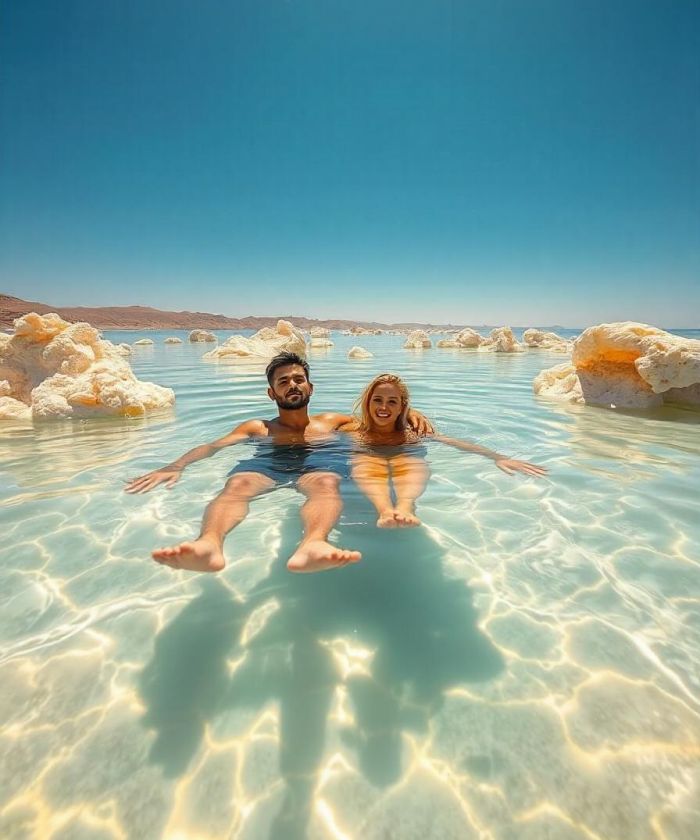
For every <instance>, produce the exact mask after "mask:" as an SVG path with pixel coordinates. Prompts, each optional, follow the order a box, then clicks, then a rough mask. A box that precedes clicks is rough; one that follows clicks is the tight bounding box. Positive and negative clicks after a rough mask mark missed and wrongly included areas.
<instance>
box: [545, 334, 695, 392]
mask: <svg viewBox="0 0 700 840" xmlns="http://www.w3.org/2000/svg"><path fill="white" fill-rule="evenodd" d="M571 361H572V364H562V365H556V366H555V367H553V368H549V369H548V370H543V371H542V372H541V373H540V374H538V375H537V376H536V377H535V379H534V382H533V389H534V391H535V393H536V394H540V395H542V396H548V397H553V398H555V399H561V400H566V401H567V402H572V403H581V404H586V403H590V404H592V405H603V406H609V407H618V408H654V407H656V406H659V405H662V404H663V403H666V402H672V403H679V404H685V405H691V406H700V341H698V340H697V339H692V338H682V337H681V336H677V335H672V334H671V333H668V332H665V331H664V330H660V329H657V328H656V327H651V326H649V325H647V324H639V323H636V322H634V321H623V322H618V323H614V324H599V325H598V326H595V327H589V328H588V329H587V330H584V332H583V333H581V335H580V336H579V337H578V338H577V339H576V341H574V348H573V353H572V356H571Z"/></svg>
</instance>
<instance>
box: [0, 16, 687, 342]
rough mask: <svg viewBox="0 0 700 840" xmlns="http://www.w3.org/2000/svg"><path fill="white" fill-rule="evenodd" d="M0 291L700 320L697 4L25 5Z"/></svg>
mask: <svg viewBox="0 0 700 840" xmlns="http://www.w3.org/2000/svg"><path fill="white" fill-rule="evenodd" d="M0 126H1V136H0V167H1V170H0V291H3V292H6V293H9V294H14V295H17V296H20V297H24V298H28V299H33V300H40V301H46V302H49V303H54V304H57V305H58V304H64V305H68V304H86V305H107V304H132V303H142V304H147V305H152V306H157V307H160V308H164V309H197V310H203V311H212V312H223V313H226V314H229V315H234V316H241V315H247V314H258V315H273V314H279V313H293V314H299V315H301V314H306V315H311V316H317V317H332V316H335V317H347V318H362V319H377V320H381V321H398V320H406V319H411V320H421V321H434V322H436V321H439V322H447V321H451V322H453V323H511V324H521V325H523V324H555V323H556V324H563V325H565V326H585V325H587V324H590V323H597V322H600V321H604V320H620V319H627V318H630V319H635V320H642V321H647V322H651V323H654V324H657V325H660V326H678V327H683V326H686V327H696V326H700V3H698V2H697V0H670V1H669V0H585V2H584V1H583V0H463V2H458V0H455V2H451V3H450V2H444V1H443V0H395V1H394V0H391V2H390V1H389V0H372V2H370V1H369V0H235V2H234V0H187V2H185V0H64V2H60V3H59V2H55V0H14V2H8V3H4V4H3V10H2V17H1V18H0Z"/></svg>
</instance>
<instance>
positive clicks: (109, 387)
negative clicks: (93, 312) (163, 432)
mask: <svg viewBox="0 0 700 840" xmlns="http://www.w3.org/2000/svg"><path fill="white" fill-rule="evenodd" d="M14 325H15V329H14V332H13V333H12V334H10V335H7V334H0V419H22V420H29V419H32V418H67V417H86V416H88V417H91V416H97V415H116V416H126V417H138V416H140V415H143V414H145V413H146V412H148V411H154V410H157V409H162V408H169V407H170V406H172V405H173V403H174V402H175V393H174V392H173V391H172V389H170V388H163V387H161V386H160V385H154V384H153V383H151V382H141V381H140V380H138V379H137V378H136V376H135V375H134V372H133V371H132V370H131V366H130V365H129V363H128V361H126V359H125V358H124V357H125V356H126V355H128V353H130V352H131V349H130V348H129V347H128V345H124V346H116V345H114V344H112V342H111V341H105V340H104V339H102V338H100V333H99V332H98V330H96V329H95V328H94V327H91V326H90V324H87V323H82V322H81V323H77V324H69V323H68V322H67V321H64V320H63V319H62V318H61V317H60V316H59V315H57V314H56V313H53V312H52V313H49V314H47V315H37V314H36V313H35V312H30V313H28V314H27V315H24V316H23V317H22V318H18V319H17V320H16V321H15V322H14ZM125 347H126V349H125Z"/></svg>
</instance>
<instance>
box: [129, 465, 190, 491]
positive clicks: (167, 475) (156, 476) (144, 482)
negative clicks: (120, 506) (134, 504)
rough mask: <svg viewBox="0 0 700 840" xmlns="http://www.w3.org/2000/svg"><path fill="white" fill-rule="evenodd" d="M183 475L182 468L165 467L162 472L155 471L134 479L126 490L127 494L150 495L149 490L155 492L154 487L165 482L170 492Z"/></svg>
mask: <svg viewBox="0 0 700 840" xmlns="http://www.w3.org/2000/svg"><path fill="white" fill-rule="evenodd" d="M181 475H182V467H163V468H162V469H160V470H153V472H149V473H146V475H141V476H139V477H138V478H132V479H131V481H130V482H129V483H128V484H127V485H126V487H125V488H124V490H126V492H127V493H148V491H149V490H153V488H154V487H157V486H158V485H159V484H163V482H165V486H166V487H167V488H168V490H170V488H171V487H172V486H173V485H174V484H175V482H176V481H177V480H178V478H180V476H181Z"/></svg>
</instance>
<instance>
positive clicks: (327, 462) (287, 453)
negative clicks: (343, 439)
mask: <svg viewBox="0 0 700 840" xmlns="http://www.w3.org/2000/svg"><path fill="white" fill-rule="evenodd" d="M242 472H255V473H261V474H262V475H266V476H267V477H268V478H271V479H272V480H273V481H274V482H275V483H276V484H277V486H278V487H284V486H285V485H290V484H295V483H296V482H297V481H298V480H299V479H300V478H301V477H302V476H303V475H307V474H308V473H313V472H331V473H335V474H336V475H337V476H339V477H340V478H341V479H344V478H349V476H350V458H349V450H348V448H347V447H341V446H339V445H338V444H337V443H335V442H334V443H331V444H320V445H318V446H310V445H308V444H281V445H280V444H277V445H275V444H264V445H261V446H259V447H258V452H257V453H256V454H255V455H254V456H253V457H252V458H246V459H245V460H244V461H241V462H240V463H238V464H236V466H235V467H234V468H233V469H232V470H231V472H230V473H229V476H231V475H236V474H238V473H242Z"/></svg>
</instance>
